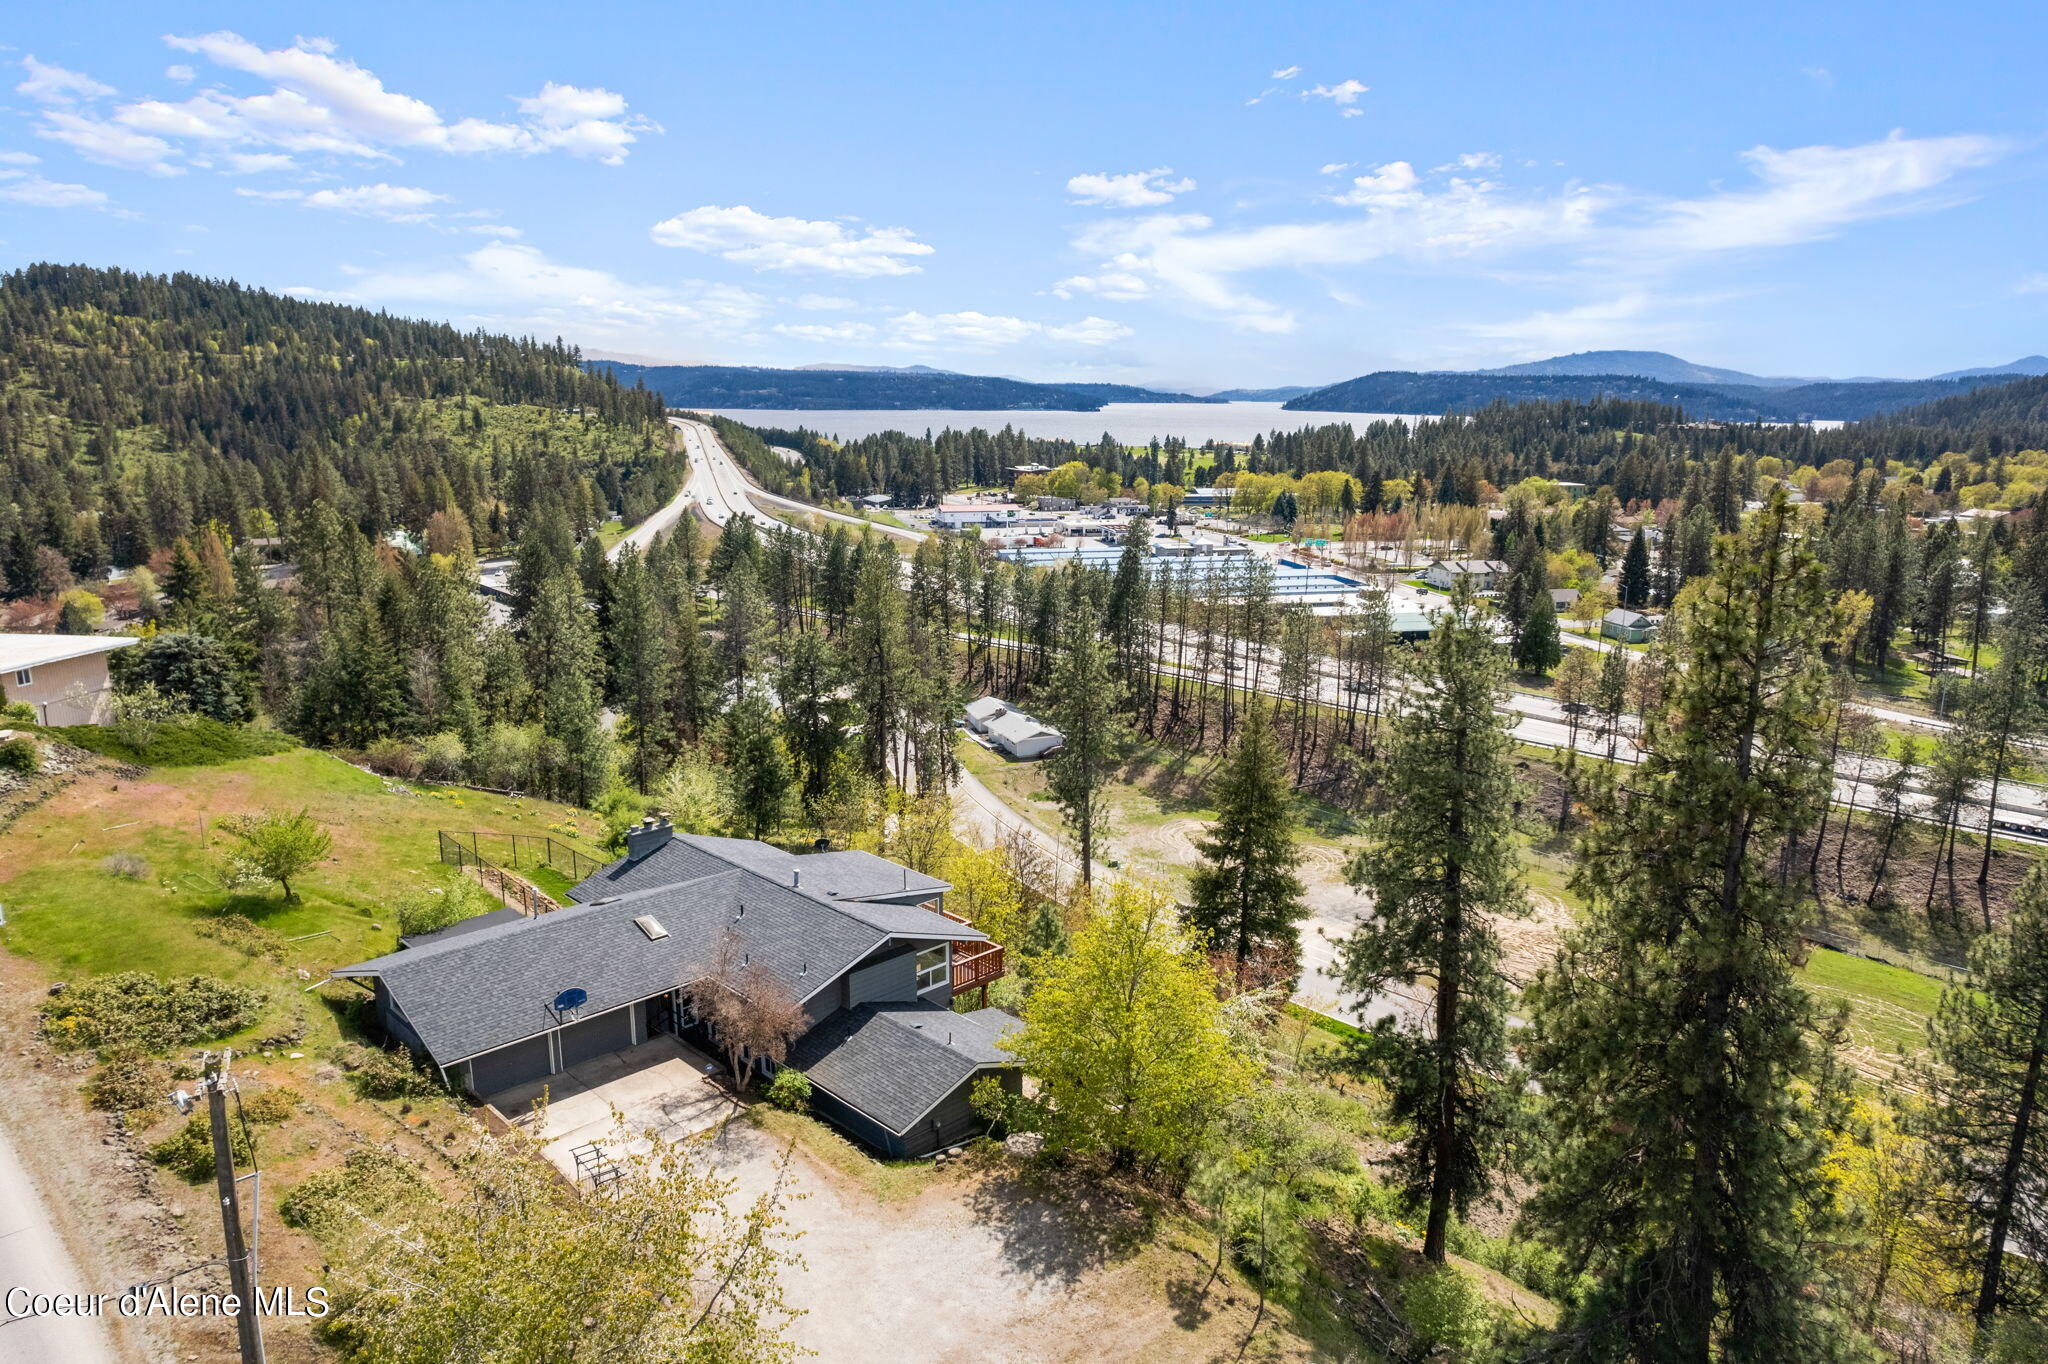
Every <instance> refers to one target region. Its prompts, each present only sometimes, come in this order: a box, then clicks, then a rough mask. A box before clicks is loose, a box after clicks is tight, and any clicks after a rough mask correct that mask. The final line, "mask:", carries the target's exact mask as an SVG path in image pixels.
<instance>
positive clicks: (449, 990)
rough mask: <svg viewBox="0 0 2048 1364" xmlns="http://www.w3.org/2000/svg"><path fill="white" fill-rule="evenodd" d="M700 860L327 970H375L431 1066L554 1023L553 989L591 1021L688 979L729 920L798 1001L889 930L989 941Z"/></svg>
mask: <svg viewBox="0 0 2048 1364" xmlns="http://www.w3.org/2000/svg"><path fill="white" fill-rule="evenodd" d="M714 841H716V842H721V843H733V842H740V841H742V840H737V839H720V840H714ZM646 860H652V859H651V858H650V859H646ZM874 860H875V861H877V862H880V861H881V860H882V859H880V858H875V859H874ZM708 861H709V862H710V864H711V865H713V866H715V867H717V868H718V870H716V871H714V872H712V873H711V874H709V875H700V876H697V877H695V878H693V879H690V880H686V881H682V882H680V883H678V884H673V885H661V886H656V887H652V888H650V889H644V890H636V891H632V892H630V893H627V894H624V895H619V896H616V897H612V898H607V899H604V900H602V901H594V902H592V903H589V904H579V905H571V906H570V907H568V908H566V909H561V910H557V911H555V912H554V913H552V914H543V915H540V916H538V917H536V918H531V919H528V918H518V919H514V920H511V921H509V922H501V923H493V924H491V925H490V926H488V927H480V928H478V929H476V930H474V931H472V932H469V933H462V934H454V935H447V936H443V937H438V938H436V939H433V940H430V941H426V942H422V943H421V944H420V945H419V946H417V947H412V948H408V949H405V950H403V951H399V952H394V953H391V954H390V955H388V956H383V957H377V958H375V959H373V960H371V961H365V962H359V963H357V964H356V965H354V966H346V967H342V968H341V969H339V970H337V971H336V972H334V974H335V975H337V976H354V977H364V976H377V977H381V978H382V979H383V982H384V987H385V989H386V990H387V991H389V992H390V994H391V997H392V998H393V1000H395V1001H396V1002H397V1004H398V1007H399V1008H400V1009H401V1010H403V1011H404V1014H405V1017H406V1020H407V1021H408V1022H409V1023H411V1024H412V1026H413V1029H414V1030H415V1031H416V1032H417V1033H418V1034H419V1037H420V1041H421V1042H422V1043H424V1044H425V1046H426V1048H427V1050H428V1051H429V1052H430V1053H432V1055H433V1057H434V1059H435V1061H436V1062H438V1063H439V1064H441V1065H451V1064H453V1063H454V1062H456V1061H460V1060H463V1059H465V1058H467V1057H471V1056H475V1055H478V1054H480V1053H482V1052H486V1051H491V1050H494V1049H496V1048H498V1047H502V1046H506V1045H508V1044H510V1043H513V1042H517V1041H519V1040H520V1039H522V1038H526V1037H531V1036H533V1035H534V1034H536V1033H539V1032H543V1031H545V1030H547V1029H548V1028H551V1027H553V1026H555V1024H556V1019H555V1016H554V1014H553V1013H552V1012H551V1011H550V1009H549V1007H548V1006H549V1005H550V1004H551V1002H552V1001H553V1000H554V999H555V997H556V996H557V995H559V994H560V993H561V992H562V991H564V990H569V989H580V990H583V991H585V992H586V993H587V994H588V995H589V1002H588V1003H587V1004H586V1005H585V1006H584V1007H583V1009H582V1011H581V1012H582V1015H583V1016H584V1017H589V1016H591V1015H593V1014H597V1013H600V1012H603V1011H604V1010H607V1009H615V1008H618V1007H620V1006H621V1005H625V1004H630V1003H632V1002H633V1001H635V1000H640V999H646V998H648V997H649V996H652V995H657V994H660V993H662V992H663V991H664V990H668V989H671V988H673V987H675V986H677V985H682V984H686V983H688V982H690V981H693V980H696V979H699V978H700V977H702V976H703V974H704V973H705V972H706V971H707V970H709V969H710V968H711V966H712V964H713V962H714V961H715V960H716V957H717V953H718V946H719V941H720V939H721V938H722V937H723V935H724V933H725V931H726V929H727V928H731V929H732V930H733V931H735V932H736V933H738V934H739V936H740V941H741V942H742V943H743V944H744V945H745V949H746V951H747V953H748V954H749V956H750V958H751V959H752V961H753V963H754V964H756V965H760V966H762V967H764V968H765V969H766V970H767V972H768V973H769V975H770V977H771V978H772V979H774V981H775V982H776V983H777V984H778V985H780V986H781V987H782V988H783V989H785V990H787V991H788V992H789V994H790V995H791V997H792V998H795V999H798V1000H803V999H807V998H809V997H810V996H811V995H812V994H813V993H815V992H816V991H817V990H819V989H820V988H822V987H824V986H825V985H828V984H830V983H831V982H832V981H833V980H835V979H837V978H838V977H839V976H840V975H841V974H843V973H844V972H845V971H846V970H847V969H848V968H849V967H851V966H852V965H853V964H854V963H855V962H858V961H859V960H860V959H861V958H863V957H865V956H866V955H867V954H868V953H870V952H872V951H873V950H874V949H875V948H877V947H879V946H881V944H882V943H883V942H884V941H886V940H887V939H889V938H891V937H904V938H925V939H952V940H985V939H986V937H987V935H986V934H984V933H982V932H981V931H980V930H979V929H975V928H970V927H968V926H967V925H965V924H958V923H955V922H953V921H952V920H950V919H945V918H941V917H940V916H939V915H937V914H934V913H933V912H932V911H930V910H928V909H920V908H918V907H916V906H914V905H891V904H874V903H860V902H843V903H842V902H838V901H833V900H830V899H827V898H825V897H823V896H817V895H810V894H806V893H803V892H801V891H796V890H792V889H790V888H789V886H788V885H786V884H779V883H777V882H775V881H773V880H770V879H768V878H765V877H762V876H758V875H753V874H750V873H749V872H747V871H745V870H742V869H741V868H739V867H737V866H735V865H733V864H732V863H730V862H727V861H723V860H721V859H718V858H709V859H708ZM670 865H671V866H673V865H676V863H674V862H671V863H670ZM883 865H884V866H891V865H893V864H891V863H883ZM898 879H899V880H900V875H899V878H898ZM586 884H588V883H587V882H586ZM742 911H744V912H742ZM643 914H645V915H652V916H653V917H654V918H655V919H657V920H659V921H660V923H661V926H662V927H663V928H665V929H667V930H668V935H667V936H666V937H663V938H657V939H649V938H648V937H647V935H646V934H644V933H642V932H641V931H640V929H639V928H638V927H637V926H636V925H635V924H634V923H633V920H634V919H635V918H637V917H638V916H640V915H643Z"/></svg>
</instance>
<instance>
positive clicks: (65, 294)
mask: <svg viewBox="0 0 2048 1364" xmlns="http://www.w3.org/2000/svg"><path fill="white" fill-rule="evenodd" d="M0 392H4V403H0V487H4V488H5V489H6V490H7V493H6V496H5V497H4V498H0V547H4V554H0V572H4V573H5V575H6V582H5V587H6V590H8V591H9V592H11V593H13V594H15V595H27V594H43V593H48V592H50V591H53V590H59V589H60V588H61V587H62V586H68V585H69V584H68V583H60V581H59V580H60V579H61V578H62V577H64V576H65V575H66V574H70V575H75V576H77V577H81V578H88V577H95V576H98V575H100V574H101V573H102V572H103V571H104V570H105V569H107V568H108V567H110V566H112V567H123V568H125V567H132V566H135V565H141V564H146V563H148V562H149V560H150V558H151V556H152V555H153V554H156V553H158V552H160V551H164V550H168V549H170V548H171V547H172V545H173V544H174V543H175V542H176V541H177V540H179V539H180V538H181V537H185V536H189V535H192V534H193V533H194V532H195V531H196V530H198V529H200V528H201V527H205V526H209V525H211V526H214V527H216V528H217V531H218V533H219V534H221V535H223V536H225V537H226V538H227V539H228V540H231V541H245V540H248V539H251V538H262V537H266V536H274V535H277V534H279V533H280V531H281V530H282V529H283V528H285V527H286V525H287V523H288V522H289V520H290V518H291V516H292V515H293V514H294V513H295V512H296V511H298V510H299V509H303V508H307V507H310V506H312V505H313V504H315V503H324V504H326V505H327V506H329V507H331V508H332V509H334V511H335V512H336V513H338V514H339V515H340V516H341V517H342V518H344V519H345V520H346V521H348V522H351V523H353V524H355V525H356V526H358V527H359V528H360V529H361V530H362V531H363V532H364V533H366V534H369V535H372V536H382V535H384V534H386V533H387V532H390V531H392V530H397V529H409V530H412V531H415V532H417V531H419V530H420V529H422V528H423V527H424V526H425V524H426V522H427V520H428V518H429V517H430V516H432V515H433V514H434V513H435V512H438V511H450V510H454V511H460V512H461V513H462V514H463V516H464V517H465V518H466V519H467V520H468V521H469V523H470V524H471V526H472V527H473V528H474V530H475V533H476V535H477V537H478V538H479V540H480V541H482V542H483V543H484V544H487V545H488V544H494V543H502V542H504V541H505V540H506V539H507V538H509V536H510V535H511V534H512V532H513V530H514V525H513V522H515V521H516V520H517V518H518V517H519V515H520V514H521V508H522V507H523V506H525V505H528V504H530V503H531V502H532V501H533V500H534V495H535V493H536V491H537V490H538V489H540V488H542V487H549V488H553V489H556V490H558V491H559V492H560V493H561V494H562V495H563V497H564V499H565V500H566V503H567V504H568V505H569V506H570V507H571V509H572V514H573V516H574V517H575V519H577V520H578V521H580V522H582V523H583V524H584V525H585V526H586V527H587V526H588V525H591V524H595V522H597V521H601V520H603V519H604V517H605V516H606V515H609V514H612V513H613V512H623V513H624V515H625V516H626V518H627V519H629V520H631V519H635V518H636V517H637V516H638V515H644V514H645V512H646V511H648V510H651V509H652V508H654V507H656V506H659V505H660V504H661V503H662V502H663V501H665V500H667V498H668V497H669V496H671V495H672V494H673V492H674V489H675V487H676V486H677V484H678V481H679V479H680V475H681V461H680V458H679V457H678V456H676V455H675V454H673V453H672V452H671V450H670V445H669V437H668V432H667V428H666V427H665V425H664V424H663V422H662V409H661V402H660V399H659V398H657V397H656V396H654V395H653V394H650V393H646V392H641V391H636V390H634V389H631V388H624V387H621V386H620V385H619V383H618V382H617V381H616V380H615V379H613V378H612V377H611V376H609V375H602V374H591V373H587V372H585V371H584V370H583V369H582V367H581V366H580V364H579V363H578V356H577V354H576V352H575V351H574V350H573V349H572V348H569V347H566V346H563V345H561V344H560V343H555V344H542V343H538V342H534V341H530V340H515V339H512V338H509V337H502V336H489V335H484V334H481V333H464V332H460V331H457V330H456V329H455V328H453V327H449V326H446V325H443V324H439V323H430V322H418V321H410V320H406V319H402V318H394V317H390V316H387V315H384V314H381V313H373V312H370V311H368V310H366V309H361V308H347V307H340V306H336V305H334V304H328V303H310V302H304V301H301V300H298V299H292V298H286V297H281V296H279V295H276V294H271V293H266V292H263V291H261V290H256V289H247V288H244V287H242V286H240V285H237V284H234V283H232V282H228V281H221V280H209V279H203V278H200V277H198V276H194V275H172V276H159V275H137V274H132V273H129V272H127V271H122V270H96V269H90V268H86V267H82V266H58V265H37V266H31V267H29V268H27V269H23V270H19V271H16V272H14V273H12V274H9V275H7V276H5V277H4V278H0ZM42 551H48V552H47V553H45V552H42ZM53 555H54V556H55V557H53ZM60 560H61V562H60Z"/></svg>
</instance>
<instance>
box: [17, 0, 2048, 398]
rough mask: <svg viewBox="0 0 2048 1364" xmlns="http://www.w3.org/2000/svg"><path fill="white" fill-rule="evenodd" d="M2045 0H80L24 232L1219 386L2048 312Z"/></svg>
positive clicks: (360, 297) (157, 261)
mask: <svg viewBox="0 0 2048 1364" xmlns="http://www.w3.org/2000/svg"><path fill="white" fill-rule="evenodd" d="M2044 46H2048V6H2042V5H2039V4H2036V3H2028V4H2021V3H2006V2H2003V0H2001V2H1999V3H1992V4H1989V5H1984V6H1978V7H1975V8H1973V9H1971V10H1970V11H1968V12H1967V15H1966V16H1964V15H1959V14H1958V12H1957V11H1955V10H1954V9H1953V8H1951V7H1937V6H1934V5H1885V4H1869V5H1864V6H1860V7H1857V8H1856V9H1855V10H1854V11H1853V16H1852V14H1851V12H1850V11H1848V10H1845V9H1844V8H1843V7H1841V6H1839V5H1809V4H1801V3H1771V4H1752V3H1731V4H1723V5H1720V6H1711V7H1709V6H1685V7H1680V6H1675V5H1671V6H1656V5H1643V4H1630V5H1619V4H1604V3H1591V4H1578V5H1574V6H1570V7H1563V6H1529V5H1523V4H1515V5H1440V6H1417V5H1388V4H1377V3H1372V4H1344V5H1296V6H1291V7H1270V8H1269V7H1253V6H1245V5H1230V6H1225V5H1205V4H1185V3H1184V4H1174V5H1137V4H1118V3H1114V2H1112V3H1106V4H1105V3H1093V4H1084V5H1067V4H1059V3H1041V4H1034V5H1030V6H1023V5H1014V6H994V5H974V6H969V5H958V4H953V5H936V4H935V5H910V4H895V5H890V4H867V5H850V4H849V5H815V4H801V3H797V4H781V5H775V6H736V5H730V4H720V5H702V4H663V5H634V4H608V5H585V6H561V5H548V6H541V5H526V4H493V5H489V6H480V5H479V6H464V5H449V4H434V5H427V4H418V3H414V4H408V5H391V4H378V3H358V4H352V5H350V6H347V7H339V6H329V5H318V4H301V5H296V6H293V7H291V17H290V19H289V20H286V19H280V18H278V17H277V8H276V7H275V6H269V5H265V6H257V5H232V4H219V5H209V4H186V5H177V6H165V5H161V4H152V5H140V4H136V5H121V4H94V5H90V6H73V7H69V8H59V7H55V6H41V7H37V9H36V11H35V12H27V11H25V10H24V9H23V8H20V7H17V9H16V10H15V11H14V12H13V13H12V14H11V16H10V18H9V19H8V21H7V23H6V24H5V26H4V27H0V263H5V264H6V265H8V266H10V267H11V266H14V265H19V264H23V263H26V262H30V261H36V260H63V261H85V262H90V263H94V264H108V265H123V266H128V267H131V268H135V269H146V270H174V269H184V270H193V271H198V272H202V273H206V274H210V275H223V276H232V277H233V278H236V279H239V280H242V281H244V282H247V283H251V284H258V285H262V286H265V287H268V288H274V289H290V290H292V291H294V292H298V293H300V294H302V295H304V296H307V297H313V298H334V299H343V300H348V301H353V302H361V303H365V304H370V305H374V306H379V307H387V308H390V309H392V310H394V311H401V312H406V313H412V314H419V315H426V316H435V317H445V318H450V319H454V320H457V321H459V322H461V323H463V324H465V325H482V326H487V327H491V328H502V329H510V330H517V331H522V332H529V331H530V332H535V333H539V334H543V335H560V336H563V337H565V338H567V339H569V340H572V341H575V342H578V343H580V344H582V345H583V346H585V347H586V348H590V349H597V350H601V351H607V352H612V353H623V354H628V355H633V356H640V357H649V358H657V359H662V360H671V361H681V362H704V361H713V362H721V363H752V364H808V363H816V362H821V361H837V362H855V363H871V364H911V363H924V364H932V365H939V366H944V367H947V368H955V369H964V370H970V371H974V372H981V373H1003V374H1016V375H1021V376H1024V377H1028V378H1038V379H1061V378H1069V379H1071V378H1082V377H1087V378H1098V379H1110V380H1121V381H1129V382H1152V383H1161V384H1173V385H1185V386H1190V387H1204V386H1206V387H1215V386H1222V385H1238V384H1247V385H1249V384H1277V383H1289V382H1294V383H1317V382H1328V381H1332V380H1336V379H1340V378H1345V377H1348V376H1350V375H1353V374H1358V373H1363V372H1365V371H1368V370H1373V369H1382V368H1466V367H1477V366H1482V365H1493V364H1505V363H1512V362H1514V361H1518V360H1524V359H1531V358H1536V357H1539V356H1543V355H1548V354H1554V353H1558V352H1563V351H1570V350H1584V349H1595V348H1608V347H1629V348H1646V349H1662V350H1671V351H1675V352H1678V353H1680V354H1682V355H1685V356H1687V357H1689V358H1692V359H1696V360H1700V361H1703V362H1706V363H1710V364H1720V365H1728V366H1733V367H1737V368H1742V369H1747V370H1751V371H1755V372H1761V373H1771V374H1828V375H1836V376H1847V375H1866V374H1868V375H1899V376H1918V375H1923V374H1927V373H1931V372H1935V371H1938V370H1944V369H1950V368H1956V367H1960V366H1964V365H1974V364H1994V363H2000V362H2003V361H2006V360H2010V359H2013V358H2015V357H2017V356H2019V355H2023V354H2028V353H2032V352H2041V351H2048V229H2044V220H2048V213H2044V209H2048V193H2044V179H2043V176H2044V172H2048V145H2044V135H2048V83H2044V82H2042V81H2041V80H2040V79H2039V76H2038V60H2039V54H2040V53H2041V52H2042V51H2043V50H2044Z"/></svg>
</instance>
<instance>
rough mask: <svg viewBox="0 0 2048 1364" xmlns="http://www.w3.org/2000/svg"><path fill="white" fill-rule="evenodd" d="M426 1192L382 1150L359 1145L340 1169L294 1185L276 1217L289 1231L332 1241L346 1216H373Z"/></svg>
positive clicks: (400, 1161)
mask: <svg viewBox="0 0 2048 1364" xmlns="http://www.w3.org/2000/svg"><path fill="white" fill-rule="evenodd" d="M425 1187H426V1185H425V1183H424V1182H423V1181H422V1180H421V1179H420V1176H419V1172H418V1171H417V1170H415V1169H414V1168H413V1167H412V1166H411V1165H410V1164H408V1163H407V1162H406V1160H405V1159H404V1158H403V1157H401V1156H398V1155H394V1154H393V1153H392V1152H390V1151H387V1150H385V1149H384V1148H383V1147H381V1146H358V1147H356V1148H355V1149H354V1150H352V1151H350V1152H349V1153H348V1154H347V1155H346V1156H344V1157H343V1158H342V1161H341V1164H339V1165H336V1166H334V1167H333V1168H331V1169H326V1170H322V1171H320V1172H319V1173H318V1174H315V1175H311V1176H309V1177H308V1178H306V1179H305V1180H303V1181H302V1182H300V1183H299V1184H298V1185H296V1186H294V1187H293V1189H292V1191H291V1192H290V1193H288V1194H286V1195H285V1196H284V1201H283V1202H281V1203H279V1204H278V1207H277V1215H278V1216H279V1217H281V1218H283V1219H284V1224H285V1225H286V1226H288V1227H299V1228H301V1229H303V1230H306V1231H310V1232H312V1233H313V1234H314V1235H316V1236H323V1237H324V1236H331V1235H333V1234H334V1233H335V1232H336V1231H338V1230H340V1229H341V1228H342V1227H343V1226H344V1225H345V1222H346V1219H347V1218H349V1217H350V1216H351V1215H356V1216H375V1215H376V1214H378V1213H380V1212H383V1211H384V1210H385V1209H386V1208H389V1207H391V1206H392V1205H393V1204H395V1203H397V1202H398V1201H399V1200H401V1199H403V1198H406V1197H409V1196H411V1195H412V1194H415V1193H417V1192H419V1191H421V1190H423V1189H424V1188H425Z"/></svg>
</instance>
